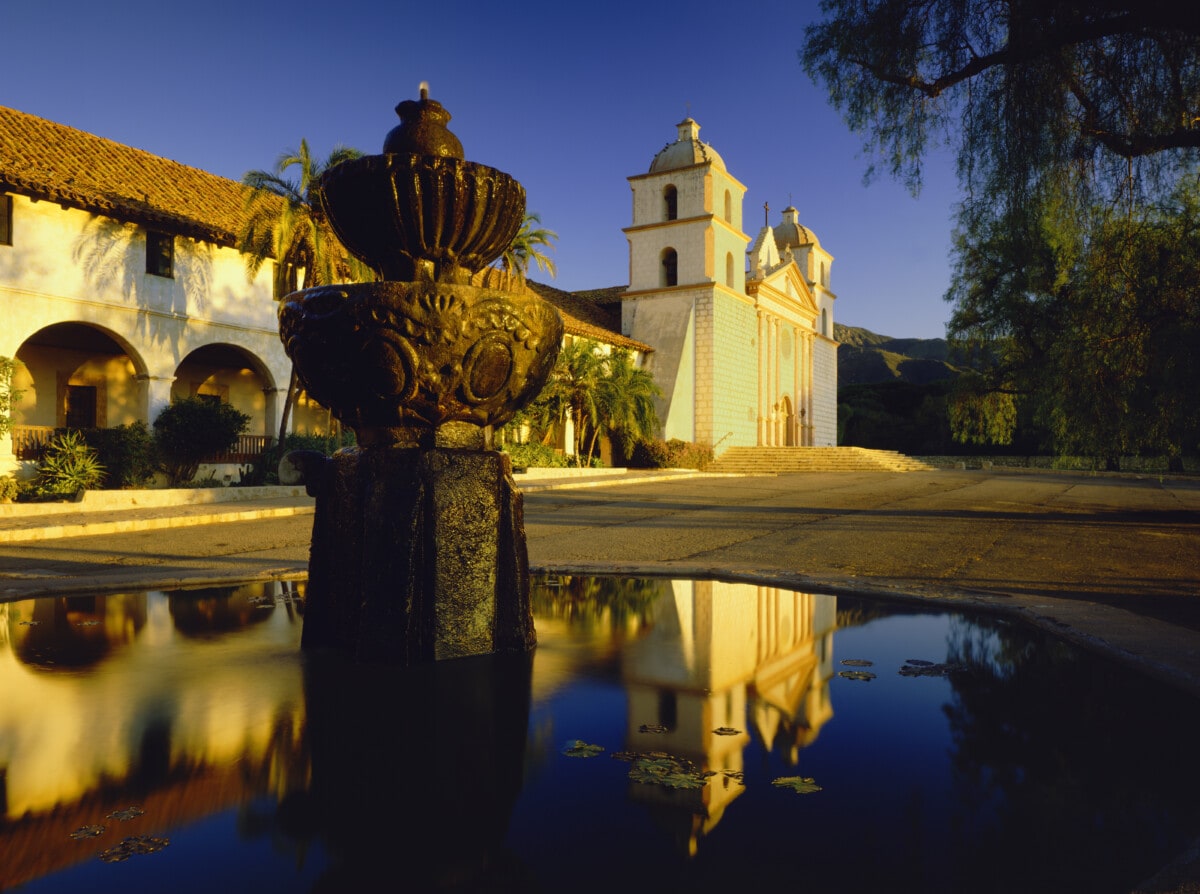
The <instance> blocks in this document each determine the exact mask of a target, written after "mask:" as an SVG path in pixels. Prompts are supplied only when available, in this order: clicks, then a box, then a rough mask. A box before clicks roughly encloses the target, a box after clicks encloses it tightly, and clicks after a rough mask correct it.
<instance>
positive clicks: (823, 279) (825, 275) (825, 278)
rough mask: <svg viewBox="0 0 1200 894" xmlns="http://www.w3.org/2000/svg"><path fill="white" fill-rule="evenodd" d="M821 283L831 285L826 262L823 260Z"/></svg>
mask: <svg viewBox="0 0 1200 894" xmlns="http://www.w3.org/2000/svg"><path fill="white" fill-rule="evenodd" d="M821 285H823V286H827V285H829V274H828V273H826V272H825V262H824V261H822V262H821Z"/></svg>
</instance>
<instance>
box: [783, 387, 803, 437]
mask: <svg viewBox="0 0 1200 894" xmlns="http://www.w3.org/2000/svg"><path fill="white" fill-rule="evenodd" d="M779 410H780V415H782V416H783V446H785V447H795V446H797V445H798V444H799V443H800V441H799V440H798V439H797V437H796V428H797V425H796V408H795V407H793V406H792V399H791V398H790V397H788V396H787V395H786V394H785V395H784V396H783V399H782V400H781V401H780V402H779Z"/></svg>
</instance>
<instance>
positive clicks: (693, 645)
mask: <svg viewBox="0 0 1200 894" xmlns="http://www.w3.org/2000/svg"><path fill="white" fill-rule="evenodd" d="M534 608H535V617H536V622H537V632H538V643H539V644H538V648H537V650H536V651H535V652H534V653H532V654H531V655H528V656H518V657H515V658H514V657H511V656H509V657H484V658H471V659H463V660H459V661H452V662H443V663H440V664H438V665H434V666H432V667H425V668H415V669H408V670H404V669H394V668H383V669H381V668H364V667H355V666H347V665H345V664H344V663H342V662H340V661H338V660H337V659H336V657H335V656H329V655H303V654H301V652H300V649H299V638H300V630H301V626H302V623H303V616H304V588H303V584H302V583H299V584H298V583H274V584H254V585H248V586H243V587H237V588H220V589H207V590H186V591H173V592H148V593H130V594H120V595H103V596H102V595H97V596H88V597H65V598H45V599H38V600H29V601H23V602H10V603H0V891H5V892H7V891H18V890H19V891H22V892H38V894H41V892H78V891H89V892H117V891H121V892H127V891H131V890H134V891H168V890H169V891H171V892H193V891H194V892H214V891H219V892H222V894H232V892H240V891H261V892H268V891H272V892H273V891H280V892H287V891H320V892H325V891H329V892H345V891H427V890H446V891H534V892H536V891H546V892H557V891H575V892H579V891H626V892H640V891H647V892H650V891H653V892H663V891H722V892H729V891H736V890H749V889H751V888H758V887H767V888H772V889H775V888H782V887H783V886H787V888H789V889H795V890H806V891H839V892H841V891H887V892H897V891H914V892H915V891H920V892H938V891H971V892H988V891H995V892H1009V891H1023V892H1024V891H1042V890H1046V891H1049V890H1056V891H1061V890H1067V891H1088V892H1105V891H1113V892H1118V891H1127V890H1129V889H1130V888H1131V887H1132V886H1134V885H1135V884H1136V883H1138V882H1139V881H1141V880H1143V879H1144V878H1146V877H1147V876H1149V875H1151V874H1152V873H1153V872H1154V871H1155V870H1156V869H1157V868H1158V867H1160V866H1161V865H1162V864H1164V863H1165V862H1167V861H1168V860H1169V859H1171V858H1172V857H1173V856H1175V855H1176V854H1177V853H1178V852H1179V851H1181V850H1182V849H1183V848H1184V847H1186V845H1187V844H1188V843H1189V841H1190V840H1191V839H1192V838H1194V837H1195V836H1196V835H1197V834H1198V833H1200V769H1198V767H1197V762H1196V761H1195V755H1194V752H1195V742H1194V740H1192V739H1191V738H1190V736H1191V733H1190V730H1192V729H1193V728H1194V725H1195V717H1196V711H1197V704H1196V702H1195V700H1194V699H1190V698H1188V697H1186V696H1184V695H1183V694H1181V693H1179V692H1177V691H1175V690H1173V689H1170V688H1166V687H1163V686H1162V685H1159V684H1155V683H1154V682H1152V681H1149V680H1147V679H1144V678H1142V677H1140V676H1137V675H1134V674H1132V673H1131V672H1129V671H1126V670H1124V669H1122V668H1119V667H1117V666H1114V665H1112V664H1110V663H1108V662H1105V661H1103V660H1102V659H1100V658H1098V657H1096V656H1094V655H1091V654H1086V653H1083V652H1080V651H1079V650H1077V649H1075V648H1073V647H1071V646H1069V645H1067V644H1065V643H1062V642H1059V641H1057V640H1054V639H1051V638H1049V637H1046V636H1043V635H1041V634H1039V633H1037V632H1036V631H1031V630H1029V629H1027V628H1025V627H1024V626H1021V625H1016V624H1013V623H1010V622H1006V621H1003V620H999V619H996V618H990V617H979V616H972V617H964V616H961V615H954V614H943V613H928V612H922V611H916V610H913V609H910V608H906V607H899V606H895V605H887V604H882V603H876V602H870V601H866V600H862V601H859V600H851V599H847V598H845V597H839V598H834V597H830V596H822V595H815V594H807V593H795V592H791V591H787V590H780V589H777V588H772V587H765V586H755V585H748V584H735V583H724V582H715V581H692V580H666V579H649V580H644V579H628V578H592V577H543V578H538V579H536V580H535V585H534Z"/></svg>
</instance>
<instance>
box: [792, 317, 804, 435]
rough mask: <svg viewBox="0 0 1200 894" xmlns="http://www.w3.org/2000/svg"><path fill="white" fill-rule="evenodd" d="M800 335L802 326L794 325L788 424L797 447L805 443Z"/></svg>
mask: <svg viewBox="0 0 1200 894" xmlns="http://www.w3.org/2000/svg"><path fill="white" fill-rule="evenodd" d="M800 339H801V336H800V327H799V326H793V327H792V346H793V347H792V418H791V419H789V420H788V424H789V425H790V426H791V427H792V437H791V442H792V443H793V444H795V445H796V446H797V447H800V446H802V445H803V444H804V432H803V430H802V429H801V428H800V407H801V406H803V404H801V403H800V401H801V397H800V395H801V380H800V352H801V350H802V348H801V345H802V342H801V340H800Z"/></svg>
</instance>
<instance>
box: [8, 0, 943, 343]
mask: <svg viewBox="0 0 1200 894" xmlns="http://www.w3.org/2000/svg"><path fill="white" fill-rule="evenodd" d="M739 7H741V8H743V9H744V10H745V11H744V12H741V13H738V15H737V16H736V17H734V18H729V17H727V13H728V11H729V10H731V9H737V8H739ZM680 10H686V14H683V15H680V14H679V11H680ZM331 11H332V14H331ZM818 14H819V11H818V4H817V2H816V0H793V2H785V0H753V2H751V3H746V4H729V3H717V2H708V0H693V2H691V3H687V4H679V3H667V2H661V0H643V2H640V3H634V2H629V0H607V2H595V3H586V2H576V0H559V2H557V3H552V4H520V3H517V4H513V3H499V2H491V0H434V2H430V3H428V4H423V5H422V4H416V3H410V2H407V0H396V2H385V0H374V2H372V0H342V2H340V3H333V4H331V3H320V4H318V3H312V2H309V0H293V2H291V3H283V4H280V3H270V4H267V3H260V2H258V0H243V2H239V3H234V2H229V0H209V2H206V3H203V4H182V3H171V2H167V3H164V2H162V0H155V2H148V0H110V2H106V3H97V2H94V0H8V2H6V3H4V4H3V12H2V14H0V30H2V33H3V34H4V36H5V38H6V39H5V41H4V45H5V52H4V55H5V70H6V71H7V72H8V75H7V76H6V77H5V78H4V79H3V81H2V82H0V84H2V85H0V105H7V106H10V107H12V108H16V109H20V110H21V111H24V112H29V113H30V114H33V115H38V116H40V117H43V118H48V119H50V120H52V121H57V122H59V123H62V124H67V125H70V126H71V127H76V128H79V129H81V130H86V131H89V132H91V133H94V134H97V135H99V136H103V137H107V138H109V139H113V140H117V141H119V142H122V143H126V144H128V145H131V146H136V147H138V148H140V149H145V150H147V151H150V152H153V153H155V154H158V155H162V156H165V157H167V158H171V159H174V160H176V161H179V162H183V163H184V164H189V165H194V166H196V167H199V168H203V169H205V170H207V171H211V172H213V173H216V174H220V175H222V176H225V177H229V178H232V179H235V180H236V179H240V178H241V176H242V174H243V173H245V172H246V171H247V170H250V169H253V168H264V169H269V168H271V167H272V166H273V165H274V163H275V159H276V158H277V157H278V156H279V154H280V153H281V152H282V151H283V150H285V149H288V148H292V147H295V146H296V145H298V144H299V142H300V139H301V138H306V139H307V140H308V142H309V145H310V147H311V148H312V150H313V152H314V153H315V154H316V155H318V156H319V157H324V156H326V155H327V154H328V153H329V151H330V150H331V149H332V148H333V147H334V146H335V145H336V144H338V143H341V144H344V145H347V146H353V147H355V148H357V149H361V150H362V151H364V152H367V153H377V152H379V151H381V148H382V143H383V138H384V135H385V134H386V133H387V132H388V130H390V129H391V128H392V127H393V126H394V125H395V124H396V123H397V120H398V119H397V118H396V116H395V113H394V112H393V111H392V109H393V108H394V106H395V105H396V103H397V102H399V101H400V100H403V99H416V98H417V93H418V85H419V83H420V82H421V81H428V82H429V85H430V96H431V98H433V99H436V100H438V101H439V102H441V103H442V104H443V105H444V106H445V107H446V108H447V109H448V110H449V111H450V113H451V114H452V115H453V120H452V121H451V122H450V129H451V130H452V131H453V132H454V133H455V134H456V135H457V136H458V137H459V139H460V140H461V141H462V143H463V147H464V149H465V154H466V157H467V159H468V160H469V161H475V162H480V163H482V164H486V165H490V166H492V167H495V168H499V169H500V170H502V171H505V172H506V173H508V174H511V175H512V176H514V177H516V178H517V179H518V180H519V181H521V183H522V184H523V185H524V186H525V189H526V192H527V195H528V206H527V207H528V210H530V211H534V212H537V213H538V214H540V215H541V218H542V222H543V225H544V226H546V227H548V228H549V229H551V230H554V231H556V232H557V233H558V236H559V238H558V242H557V246H556V248H555V250H554V251H553V252H552V255H551V256H552V258H553V259H554V261H555V262H556V264H557V265H558V276H557V278H555V279H549V277H548V276H547V275H546V274H541V273H538V272H535V273H534V278H536V279H543V280H545V281H548V282H550V283H552V284H553V285H556V286H558V287H559V288H563V289H575V290H577V289H589V288H601V287H604V286H611V285H620V284H624V283H626V282H628V247H627V243H626V241H625V236H624V234H623V233H622V232H621V228H622V227H625V226H628V225H629V224H630V222H631V206H632V202H631V199H630V191H629V184H628V183H627V181H626V178H628V177H629V176H631V175H635V174H641V173H645V172H646V170H647V169H648V168H649V165H650V161H651V159H652V158H653V157H654V155H655V153H657V152H658V151H659V150H660V149H661V148H662V147H663V146H664V145H666V144H667V143H668V142H671V141H673V140H674V139H675V125H676V124H677V123H678V122H679V121H680V120H682V119H683V118H684V117H685V116H687V115H691V116H692V117H693V118H695V119H696V121H697V122H698V123H699V124H700V128H701V131H700V137H701V139H703V140H704V141H705V142H708V143H710V144H711V145H712V146H713V148H714V149H716V150H717V152H718V153H720V154H721V156H722V157H723V158H724V160H725V163H726V165H727V167H728V169H729V171H730V173H732V174H733V175H734V176H735V177H737V178H738V179H739V180H740V181H741V182H742V183H743V184H745V186H746V187H747V192H746V202H745V211H744V225H745V228H746V230H747V232H748V234H749V235H750V236H751V237H753V236H754V234H755V233H756V232H757V230H758V229H759V228H760V227H761V226H762V220H763V211H762V206H763V203H764V202H769V203H770V206H771V212H770V217H771V223H772V225H774V224H777V223H778V222H779V220H780V216H779V214H780V212H781V211H782V210H783V208H784V207H786V206H787V205H788V204H789V202H790V203H791V204H794V205H795V206H796V207H797V208H798V209H799V211H800V220H801V223H803V224H804V225H806V226H807V227H809V229H811V230H812V231H813V232H814V233H816V235H817V236H818V238H819V239H820V240H821V244H822V245H823V246H824V247H825V248H826V249H827V250H828V251H830V252H831V253H832V254H833V256H834V264H833V268H832V277H831V283H830V285H831V287H832V288H833V290H834V291H835V293H836V294H837V295H838V302H837V305H836V311H835V317H836V319H837V320H838V321H839V322H841V323H844V324H847V325H852V326H863V327H866V328H867V329H871V330H873V331H875V332H878V333H881V334H886V335H892V336H897V337H920V338H936V337H942V336H943V335H944V334H945V322H946V320H947V318H948V316H949V309H950V308H949V305H948V304H946V302H945V301H944V300H943V298H942V295H943V294H944V292H945V290H946V287H947V285H948V283H949V264H948V251H949V246H950V228H951V219H950V215H951V212H952V208H953V204H954V202H955V200H956V197H957V194H958V193H957V188H956V185H955V182H954V177H953V165H952V163H951V162H950V161H949V160H948V159H947V158H946V157H945V156H940V157H938V158H937V159H936V160H934V162H933V165H932V166H931V167H930V168H929V170H928V171H927V172H926V186H925V189H924V191H923V192H922V194H921V197H920V198H919V199H914V198H912V197H911V196H910V195H909V193H908V192H907V191H906V190H905V189H904V188H903V186H901V185H900V184H898V183H895V182H893V181H892V180H890V179H887V178H886V177H879V178H877V179H876V180H874V181H873V182H872V183H871V184H870V185H869V186H864V185H863V183H862V177H863V173H864V171H865V170H866V166H867V160H866V159H865V158H864V157H862V155H861V141H860V140H859V139H858V138H857V137H855V136H853V135H852V134H850V132H849V131H848V130H847V128H846V126H845V124H844V123H843V122H842V120H841V118H840V116H839V115H838V114H837V113H836V112H834V111H833V110H832V109H831V108H830V107H829V105H828V103H827V101H826V95H825V93H824V92H823V91H822V90H821V89H819V88H818V87H816V86H815V85H814V84H813V83H812V82H811V81H810V80H809V79H808V77H807V76H806V75H805V74H804V72H803V70H802V69H801V68H800V64H799V61H798V59H797V51H798V50H799V49H800V47H801V45H802V42H803V37H804V26H805V25H806V24H808V23H809V22H810V21H812V20H814V18H815V17H816V16H818ZM722 16H725V17H724V18H723V17H722Z"/></svg>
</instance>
